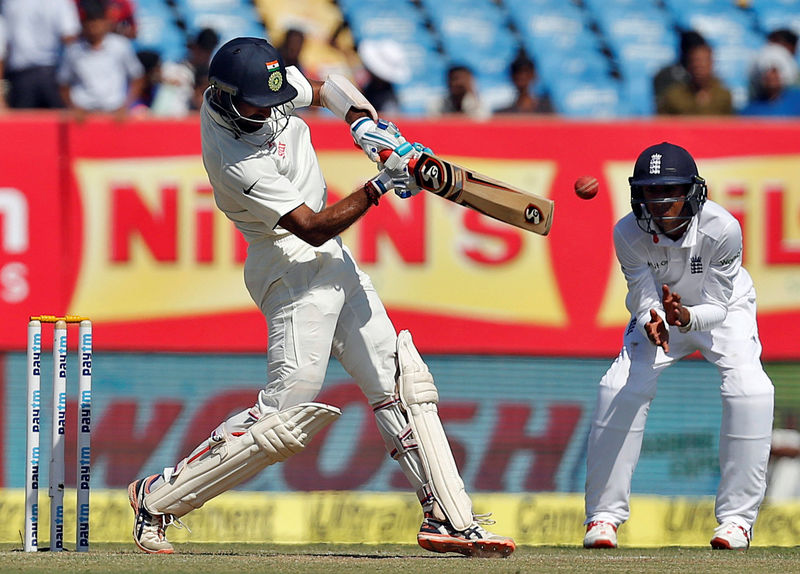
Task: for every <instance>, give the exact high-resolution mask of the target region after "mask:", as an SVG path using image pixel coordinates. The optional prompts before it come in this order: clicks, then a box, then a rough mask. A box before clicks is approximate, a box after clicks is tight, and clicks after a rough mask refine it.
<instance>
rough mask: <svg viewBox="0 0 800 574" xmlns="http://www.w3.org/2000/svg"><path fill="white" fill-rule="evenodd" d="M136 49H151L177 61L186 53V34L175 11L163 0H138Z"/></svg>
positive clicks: (164, 58) (165, 57)
mask: <svg viewBox="0 0 800 574" xmlns="http://www.w3.org/2000/svg"><path fill="white" fill-rule="evenodd" d="M136 21H137V27H138V33H137V37H136V40H135V41H134V47H135V48H136V50H152V51H154V52H158V53H159V54H160V55H161V59H162V60H165V61H173V62H176V61H179V60H180V59H182V58H183V57H184V55H185V53H186V35H185V34H184V32H183V31H182V30H181V29H180V27H179V26H178V23H177V20H176V14H175V12H174V11H173V10H172V9H171V8H170V7H169V6H167V4H166V3H165V2H163V0H138V4H137V12H136Z"/></svg>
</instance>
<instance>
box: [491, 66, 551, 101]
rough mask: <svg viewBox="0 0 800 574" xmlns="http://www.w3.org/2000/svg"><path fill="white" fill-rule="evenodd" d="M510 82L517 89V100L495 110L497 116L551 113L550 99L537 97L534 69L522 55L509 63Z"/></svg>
mask: <svg viewBox="0 0 800 574" xmlns="http://www.w3.org/2000/svg"><path fill="white" fill-rule="evenodd" d="M511 82H512V83H513V84H514V87H515V88H516V89H517V98H516V99H515V100H514V103H512V104H511V105H510V106H508V107H506V108H502V109H499V110H497V112H496V113H498V114H549V113H552V112H553V106H552V104H551V103H550V99H549V98H547V97H546V96H539V95H537V94H536V93H535V92H534V90H533V87H534V85H535V84H536V67H535V66H534V64H533V62H532V61H531V60H530V59H529V58H528V57H527V56H525V55H524V54H520V55H519V56H518V57H517V58H516V59H515V60H514V61H513V62H511Z"/></svg>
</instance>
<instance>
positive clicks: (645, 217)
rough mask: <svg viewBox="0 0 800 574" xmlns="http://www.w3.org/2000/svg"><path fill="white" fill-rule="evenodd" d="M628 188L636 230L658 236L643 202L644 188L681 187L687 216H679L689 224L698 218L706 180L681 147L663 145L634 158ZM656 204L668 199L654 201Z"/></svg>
mask: <svg viewBox="0 0 800 574" xmlns="http://www.w3.org/2000/svg"><path fill="white" fill-rule="evenodd" d="M628 183H630V186H631V209H632V210H633V213H634V215H635V216H636V220H637V223H638V224H639V227H640V228H641V229H642V230H643V231H645V232H647V233H654V234H655V233H658V231H657V228H656V226H655V225H654V222H653V218H652V216H651V214H650V213H649V210H648V209H647V204H648V203H652V201H651V202H647V201H645V200H644V193H643V188H645V187H649V186H654V185H661V186H663V185H683V186H686V194H685V196H684V197H683V200H684V201H685V203H686V209H687V211H688V213H686V215H682V216H679V219H684V220H685V221H686V224H687V225H688V223H689V220H691V218H692V217H694V216H695V215H697V214H698V213H699V212H700V210H701V209H702V207H703V204H704V203H705V201H706V195H707V193H708V192H707V189H706V181H705V180H704V179H703V178H702V177H700V175H699V173H698V171H697V164H696V163H695V161H694V158H693V157H692V155H691V154H690V153H689V152H688V151H686V150H685V149H684V148H682V147H680V146H677V145H675V144H671V143H669V142H662V143H660V144H656V145H653V146H650V147H648V148H647V149H645V150H644V151H643V152H642V153H641V154H639V157H638V158H637V159H636V163H635V164H634V166H633V175H632V176H631V177H629V178H628ZM654 201H657V202H659V203H663V202H664V201H676V199H670V200H654Z"/></svg>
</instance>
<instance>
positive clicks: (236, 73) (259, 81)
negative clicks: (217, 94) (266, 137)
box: [208, 38, 297, 108]
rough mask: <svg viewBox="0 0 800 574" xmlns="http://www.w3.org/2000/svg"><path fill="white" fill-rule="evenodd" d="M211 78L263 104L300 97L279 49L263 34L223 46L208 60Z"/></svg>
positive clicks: (253, 102) (227, 89) (220, 86)
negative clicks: (291, 81) (262, 36)
mask: <svg viewBox="0 0 800 574" xmlns="http://www.w3.org/2000/svg"><path fill="white" fill-rule="evenodd" d="M208 80H209V84H210V85H211V87H212V88H216V89H219V90H222V91H223V92H225V93H227V94H229V95H230V96H231V97H232V98H235V99H238V100H241V101H244V102H246V103H248V104H250V105H252V106H257V107H260V108H271V107H275V106H279V105H281V104H285V103H287V102H289V101H291V100H293V99H294V98H295V97H297V90H296V89H295V88H294V86H292V85H291V84H290V83H289V82H288V81H287V79H286V67H285V66H284V64H283V59H282V58H281V56H280V54H278V50H276V49H275V48H274V47H273V46H272V45H271V44H270V43H269V42H267V41H266V40H264V39H263V38H235V39H233V40H231V41H229V42H227V43H226V44H224V45H223V46H221V47H220V49H219V50H217V53H216V54H214V57H213V58H212V59H211V63H210V64H209V68H208Z"/></svg>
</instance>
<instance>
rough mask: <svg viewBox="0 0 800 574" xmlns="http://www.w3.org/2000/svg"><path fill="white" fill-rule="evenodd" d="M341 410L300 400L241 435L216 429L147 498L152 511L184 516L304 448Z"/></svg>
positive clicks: (263, 419) (262, 419)
mask: <svg viewBox="0 0 800 574" xmlns="http://www.w3.org/2000/svg"><path fill="white" fill-rule="evenodd" d="M341 414H342V412H341V411H340V410H339V409H337V408H336V407H333V406H330V405H325V404H322V403H301V404H299V405H297V406H294V407H291V408H288V409H286V410H283V411H280V412H277V413H273V414H269V415H267V416H265V417H263V418H261V419H259V420H258V421H256V422H255V423H253V425H252V426H251V427H250V428H249V429H247V431H246V432H245V433H243V434H242V435H240V436H231V435H228V434H227V433H225V432H224V430H223V429H222V427H220V428H217V429H216V430H215V431H214V433H213V434H212V438H211V440H209V443H208V448H207V450H206V451H205V452H201V453H200V454H198V455H196V456H195V458H194V459H192V460H189V459H184V460H182V461H181V462H180V463H179V464H178V466H177V467H176V470H175V472H173V473H172V474H171V476H169V477H166V476H165V479H166V480H165V482H164V484H162V485H161V486H159V487H158V488H156V489H155V490H153V491H152V492H150V493H148V494H146V495H145V497H144V505H145V508H146V509H147V510H148V511H149V512H151V513H154V514H171V515H173V516H176V517H179V518H180V517H181V516H183V515H184V514H186V513H188V512H190V511H191V510H194V509H195V508H200V507H201V506H203V504H205V503H206V502H208V501H209V500H211V499H212V498H214V497H215V496H217V495H219V494H222V493H223V492H225V491H227V490H230V489H231V488H233V487H235V486H237V485H238V484H241V483H242V482H244V481H245V480H248V479H250V478H252V477H253V476H255V475H256V474H257V473H258V472H259V471H261V470H262V469H264V468H266V467H267V466H269V465H271V464H274V463H276V462H283V461H284V460H286V459H287V458H289V457H290V456H293V455H295V454H297V453H298V452H300V451H301V450H303V449H304V448H305V447H306V446H307V445H308V444H309V443H310V442H311V439H312V438H313V437H314V435H315V434H317V433H318V432H319V431H321V430H322V429H323V428H325V427H326V426H327V425H328V424H330V423H331V422H333V421H334V420H336V419H337V418H338V417H339V416H340V415H341Z"/></svg>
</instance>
